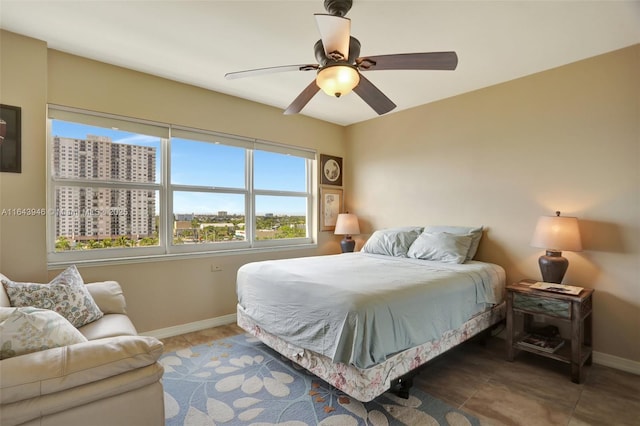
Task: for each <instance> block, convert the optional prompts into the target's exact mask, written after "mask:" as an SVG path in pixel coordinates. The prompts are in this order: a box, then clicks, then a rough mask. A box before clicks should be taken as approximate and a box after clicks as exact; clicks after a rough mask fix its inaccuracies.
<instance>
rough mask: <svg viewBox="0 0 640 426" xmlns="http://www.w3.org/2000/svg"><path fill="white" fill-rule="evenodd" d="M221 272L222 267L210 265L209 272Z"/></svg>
mask: <svg viewBox="0 0 640 426" xmlns="http://www.w3.org/2000/svg"><path fill="white" fill-rule="evenodd" d="M220 271H222V266H220V265H211V272H220Z"/></svg>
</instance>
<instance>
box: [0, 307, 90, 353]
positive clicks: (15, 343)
mask: <svg viewBox="0 0 640 426" xmlns="http://www.w3.org/2000/svg"><path fill="white" fill-rule="evenodd" d="M86 341H87V338H86V337H84V336H83V335H82V333H80V331H78V329H77V328H75V327H74V326H73V325H72V324H71V323H70V322H69V321H67V320H66V319H64V318H63V317H62V316H61V315H60V314H58V313H56V312H54V311H51V310H49V309H38V308H33V307H25V308H4V307H3V308H0V359H5V358H11V357H14V356H18V355H24V354H28V353H31V352H37V351H43V350H45V349H51V348H58V347H61V346H67V345H73V344H76V343H82V342H86Z"/></svg>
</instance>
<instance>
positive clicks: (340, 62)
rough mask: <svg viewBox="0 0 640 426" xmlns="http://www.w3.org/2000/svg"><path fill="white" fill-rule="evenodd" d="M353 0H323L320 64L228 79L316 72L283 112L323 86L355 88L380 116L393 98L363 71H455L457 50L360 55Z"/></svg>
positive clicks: (343, 90) (337, 90)
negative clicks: (353, 24) (353, 23)
mask: <svg viewBox="0 0 640 426" xmlns="http://www.w3.org/2000/svg"><path fill="white" fill-rule="evenodd" d="M352 4H353V0H324V7H325V9H326V11H327V12H328V14H321V13H316V14H314V16H315V18H316V23H317V25H318V30H319V32H320V40H318V41H317V42H316V44H315V46H314V52H315V57H316V60H317V61H318V64H303V65H284V66H276V67H269V68H258V69H253V70H247V71H238V72H231V73H227V74H225V78H227V79H228V80H231V79H236V78H242V77H251V76H256V75H262V74H270V73H276V72H284V71H311V70H314V71H317V76H316V78H315V80H314V81H312V82H311V83H310V84H309V85H308V86H307V87H306V88H305V89H304V90H303V91H302V93H300V94H299V95H298V97H297V98H295V99H294V101H293V102H292V103H291V105H289V107H288V108H287V109H286V110H285V111H284V113H285V114H297V113H299V112H300V111H301V110H302V109H303V108H304V107H305V105H307V103H308V102H309V101H310V100H311V98H313V96H315V94H316V93H318V91H319V90H320V89H322V90H323V91H324V92H325V93H327V94H328V95H330V96H336V97H340V96H342V95H345V94H347V93H349V92H351V91H352V90H353V91H354V92H356V93H357V94H358V96H360V97H361V98H362V99H363V100H364V101H365V102H366V103H367V104H368V105H369V106H370V107H371V108H373V110H374V111H375V112H377V113H378V114H379V115H382V114H386V113H387V112H389V111H391V110H392V109H394V108H395V107H396V104H394V103H393V102H392V101H391V99H389V98H388V97H387V96H386V95H385V94H384V93H382V92H381V91H380V90H379V89H378V88H377V87H376V86H374V85H373V83H371V82H370V81H369V80H368V79H367V78H366V77H365V76H364V75H362V74H361V72H364V71H375V70H455V69H456V66H457V65H458V55H456V52H428V53H400V54H391V55H378V56H362V57H361V56H360V42H359V41H358V39H356V38H355V37H352V36H351V34H350V33H351V20H350V19H349V18H345V15H346V14H347V12H348V11H349V10H350V9H351V6H352Z"/></svg>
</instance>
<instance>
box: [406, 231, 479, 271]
mask: <svg viewBox="0 0 640 426" xmlns="http://www.w3.org/2000/svg"><path fill="white" fill-rule="evenodd" d="M471 242H472V238H471V236H469V235H454V234H450V233H448V232H437V233H431V232H426V231H425V232H423V233H422V234H420V236H419V237H418V238H417V239H416V240H415V242H414V243H413V244H411V247H409V252H408V253H407V256H408V257H413V258H415V259H424V260H437V261H440V262H447V263H464V261H465V260H466V257H467V252H468V251H469V246H471Z"/></svg>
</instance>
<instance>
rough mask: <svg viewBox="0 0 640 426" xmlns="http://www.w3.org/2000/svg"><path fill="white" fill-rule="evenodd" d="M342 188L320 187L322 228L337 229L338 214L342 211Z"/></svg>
mask: <svg viewBox="0 0 640 426" xmlns="http://www.w3.org/2000/svg"><path fill="white" fill-rule="evenodd" d="M342 203H343V199H342V189H341V188H329V187H320V230H321V231H333V230H334V229H336V221H337V220H338V214H339V213H340V212H341V211H342Z"/></svg>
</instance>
